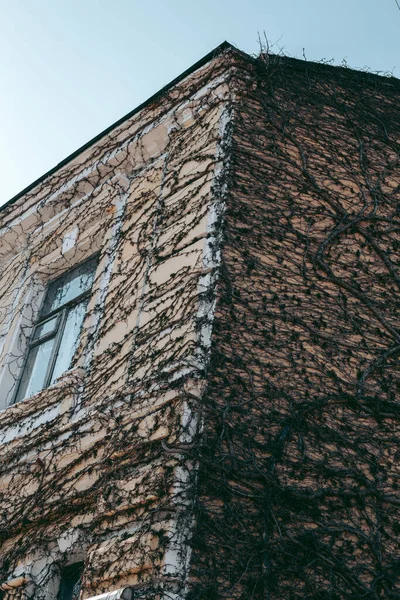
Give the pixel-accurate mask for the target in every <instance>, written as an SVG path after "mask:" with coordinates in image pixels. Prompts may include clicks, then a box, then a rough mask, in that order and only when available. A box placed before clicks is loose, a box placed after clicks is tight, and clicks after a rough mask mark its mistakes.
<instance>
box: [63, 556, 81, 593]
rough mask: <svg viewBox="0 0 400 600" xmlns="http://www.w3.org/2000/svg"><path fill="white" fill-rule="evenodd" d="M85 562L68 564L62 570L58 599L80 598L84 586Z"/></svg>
mask: <svg viewBox="0 0 400 600" xmlns="http://www.w3.org/2000/svg"><path fill="white" fill-rule="evenodd" d="M82 575H83V562H79V563H75V564H73V565H68V566H67V567H64V568H63V569H62V570H61V578H60V587H59V589H58V595H57V600H78V598H79V594H80V592H81V587H82Z"/></svg>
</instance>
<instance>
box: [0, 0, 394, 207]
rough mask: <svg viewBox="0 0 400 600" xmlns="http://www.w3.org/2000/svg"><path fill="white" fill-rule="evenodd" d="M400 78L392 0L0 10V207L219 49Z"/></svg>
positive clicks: (32, 3)
mask: <svg viewBox="0 0 400 600" xmlns="http://www.w3.org/2000/svg"><path fill="white" fill-rule="evenodd" d="M263 30H265V31H266V33H267V36H268V38H269V40H270V41H271V42H277V45H276V46H275V50H276V51H279V50H280V49H283V51H284V52H285V53H286V54H289V55H291V56H296V57H299V58H301V57H302V54H303V48H304V49H305V54H306V56H307V58H308V59H309V60H319V59H322V58H325V59H331V58H333V59H334V61H335V63H337V64H339V63H341V62H342V60H343V59H346V60H347V62H348V63H349V65H351V66H352V67H354V68H363V67H370V68H371V69H372V70H375V71H376V70H380V71H392V70H393V73H394V75H395V76H397V77H400V54H399V50H400V10H399V9H398V8H397V6H396V2H395V0H331V1H328V0H200V1H197V2H193V1H190V0H186V1H183V0H151V1H150V0H147V1H143V0H141V1H136V0H0V56H1V60H0V85H1V94H0V119H1V123H0V169H1V172H0V175H1V179H0V203H3V202H5V201H6V200H8V199H9V198H10V197H12V196H13V195H15V194H16V193H18V192H19V191H21V190H22V189H23V188H24V187H26V186H27V185H29V184H30V183H31V182H32V181H33V180H34V179H36V178H37V177H39V176H40V175H42V174H43V173H44V172H45V171H47V170H48V169H50V168H51V167H53V166H54V165H55V164H56V163H57V162H59V161H60V160H62V159H63V158H65V157H66V156H67V155H68V154H70V153H71V152H73V151H74V150H76V149H77V148H78V147H79V146H81V145H82V144H84V143H85V142H87V141H88V140H89V139H90V138H91V137H93V136H95V135H97V134H98V133H99V132H100V131H101V130H102V129H104V128H106V127H107V126H108V125H110V124H111V123H113V122H114V121H116V120H117V119H119V118H120V117H121V116H123V115H124V114H125V113H127V112H129V111H130V110H132V109H133V108H134V107H135V106H137V105H138V104H140V103H141V102H143V101H144V100H145V99H146V98H148V97H149V96H150V95H151V94H153V93H154V92H156V91H157V90H158V89H160V88H161V87H163V86H164V85H165V84H166V83H168V82H169V81H170V80H171V79H173V78H174V77H176V76H177V75H179V74H180V73H181V72H182V71H184V70H185V69H186V68H188V67H190V65H192V64H193V63H194V62H196V61H197V60H198V59H200V58H201V57H202V56H204V55H205V54H207V53H208V52H209V51H210V50H212V49H213V48H214V47H215V46H217V45H218V44H220V43H221V42H222V41H223V40H225V39H226V40H228V41H229V42H231V43H233V44H235V45H236V46H238V47H239V48H240V49H241V50H244V51H246V52H248V53H250V54H254V53H257V50H258V43H257V32H258V31H260V32H261V33H262V31H263Z"/></svg>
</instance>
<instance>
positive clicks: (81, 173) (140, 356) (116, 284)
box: [0, 52, 229, 598]
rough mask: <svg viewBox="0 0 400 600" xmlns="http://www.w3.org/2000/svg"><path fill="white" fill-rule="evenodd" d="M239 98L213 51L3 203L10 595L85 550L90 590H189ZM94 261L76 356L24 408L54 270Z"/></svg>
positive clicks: (1, 431)
mask: <svg viewBox="0 0 400 600" xmlns="http://www.w3.org/2000/svg"><path fill="white" fill-rule="evenodd" d="M217 54H218V53H217ZM219 54H220V55H221V52H220V53H219ZM228 97H229V87H228V85H227V72H226V67H225V65H224V63H223V61H221V56H219V57H218V56H217V57H216V58H215V59H213V57H208V59H207V60H205V61H203V65H201V66H199V67H198V68H197V69H195V70H194V72H192V73H191V74H189V75H187V76H186V77H185V76H183V77H181V78H180V81H178V82H177V83H175V84H172V85H170V86H169V88H168V89H166V90H164V91H163V92H162V93H160V94H159V95H158V96H157V97H156V98H155V99H153V100H150V101H149V102H148V103H146V105H145V106H144V107H142V108H140V109H139V110H137V111H135V113H134V114H133V115H132V116H130V117H128V118H126V119H125V120H124V121H123V122H122V123H121V124H120V125H119V126H116V127H114V128H113V129H111V131H110V132H108V133H107V134H105V135H103V136H101V137H100V139H99V140H97V141H95V142H94V143H93V144H91V145H90V146H89V147H88V148H87V149H85V150H83V151H82V152H80V153H78V155H77V156H76V157H75V158H73V159H72V160H70V161H69V162H68V163H67V164H66V165H65V166H63V167H61V168H59V169H57V170H55V172H54V173H52V174H50V175H49V176H48V177H45V179H44V180H43V181H42V182H40V183H39V184H38V185H36V186H34V187H33V189H31V190H29V191H28V192H26V193H24V194H23V195H21V196H20V197H19V198H18V199H16V200H15V201H13V202H12V203H10V204H9V205H7V206H6V207H5V208H4V209H3V211H2V213H1V233H0V236H1V250H0V252H1V264H2V268H1V283H0V286H1V293H0V297H1V300H0V302H1V308H0V312H1V338H0V339H1V344H2V345H1V355H0V356H1V367H0V379H1V382H0V389H1V398H0V402H1V408H2V412H1V414H0V454H1V473H0V498H1V500H0V506H1V508H0V513H1V518H2V522H1V525H0V530H1V535H2V547H1V556H2V559H3V562H2V567H1V581H2V582H5V588H7V583H6V582H7V581H12V582H13V581H17V583H18V585H19V584H20V583H21V582H20V580H19V579H18V578H19V577H20V576H21V574H26V575H27V578H28V580H29V581H27V582H25V583H23V584H22V585H19V587H17V588H16V590H15V592H12V591H10V590H9V591H8V592H7V593H8V594H9V595H12V596H14V595H15V594H17V595H18V597H20V595H21V594H22V595H26V596H28V597H31V596H32V595H34V596H35V597H37V598H53V597H56V596H57V593H58V586H59V579H60V569H62V567H63V565H68V564H70V563H74V562H78V561H81V560H83V561H84V562H85V574H84V581H83V587H82V594H83V598H86V597H88V596H93V595H96V594H100V593H102V592H106V591H110V590H114V589H116V588H119V587H121V586H127V585H133V586H135V587H138V588H139V589H144V590H145V589H146V582H153V581H156V582H158V583H157V585H158V587H159V588H160V589H163V587H164V585H165V587H166V589H168V590H169V591H170V592H171V593H172V595H173V593H174V592H175V591H179V590H182V586H183V585H184V584H185V578H186V575H187V574H186V570H187V564H188V561H189V558H190V555H189V546H188V544H187V539H188V534H189V530H190V527H191V519H192V517H190V516H189V517H188V514H187V513H188V507H189V505H190V504H191V502H192V499H191V498H190V497H189V496H188V490H189V489H190V481H189V480H190V478H191V477H193V471H194V469H193V464H191V463H190V461H187V460H186V459H184V460H182V454H181V452H180V450H179V448H180V447H181V446H182V445H183V446H186V445H190V444H191V443H192V438H193V436H194V435H195V434H196V433H197V431H198V427H199V415H198V414H197V413H196V414H193V411H192V408H191V400H190V399H191V398H197V397H198V396H199V395H200V394H201V392H202V376H201V374H202V371H203V370H204V365H205V364H206V362H207V360H208V352H209V344H210V330H211V329H210V328H211V322H212V315H213V310H214V302H215V297H214V295H215V272H216V266H217V264H218V260H219V258H218V256H219V255H218V251H217V238H216V235H217V233H216V229H215V223H216V222H217V221H218V219H219V215H220V213H221V210H222V203H223V199H222V195H223V189H222V188H223V183H222V179H221V172H222V167H223V162H224V150H223V148H222V146H221V139H222V137H224V136H225V131H226V128H227V125H228V123H229V109H228V102H227V101H228ZM92 256H97V268H96V272H95V277H94V283H93V287H92V290H91V295H90V300H89V304H88V306H87V311H86V316H85V319H84V323H83V327H82V330H81V332H80V336H79V346H78V349H77V351H76V352H75V355H74V359H73V364H72V368H70V369H69V370H68V371H67V372H64V373H63V374H62V375H61V377H59V378H58V379H57V380H56V381H55V382H54V383H53V384H52V385H50V386H49V387H47V388H46V389H43V390H42V391H39V392H38V393H36V394H34V395H33V396H31V397H28V398H25V399H24V400H22V401H20V402H17V403H14V402H13V396H14V394H15V389H16V386H17V385H18V381H19V378H20V377H21V370H22V369H23V360H24V356H25V355H26V352H27V345H28V342H29V339H30V336H31V334H32V328H33V325H34V323H35V322H36V321H37V318H38V314H39V312H40V306H41V303H42V301H43V297H44V295H45V290H46V286H47V284H48V282H51V281H54V280H55V279H56V278H57V277H59V276H60V275H62V274H63V273H68V272H69V271H70V269H73V268H74V267H76V266H77V265H80V264H82V263H84V261H86V260H88V259H89V258H90V257H92ZM61 351H62V348H61V349H60V352H61ZM189 512H190V510H189ZM164 581H165V584H164ZM11 585H14V584H13V583H12V584H11ZM8 587H10V586H8ZM152 597H153V596H152ZM168 597H170V596H168ZM171 597H172V596H171Z"/></svg>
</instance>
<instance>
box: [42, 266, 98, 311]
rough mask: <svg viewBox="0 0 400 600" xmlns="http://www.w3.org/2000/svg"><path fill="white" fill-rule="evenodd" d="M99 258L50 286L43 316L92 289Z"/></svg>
mask: <svg viewBox="0 0 400 600" xmlns="http://www.w3.org/2000/svg"><path fill="white" fill-rule="evenodd" d="M96 263H97V258H92V259H91V260H88V261H87V262H86V263H84V264H83V265H80V266H79V267H77V268H76V269H74V270H73V271H70V272H69V273H66V274H65V275H63V276H62V277H60V278H59V279H56V280H55V281H53V282H52V283H51V284H50V285H49V289H48V291H47V294H46V300H45V303H44V305H43V309H42V316H45V315H47V314H49V313H51V312H53V310H56V309H57V308H60V306H63V304H66V303H67V302H70V301H71V300H73V299H74V298H77V297H78V296H80V295H81V294H83V293H84V292H87V291H89V290H90V288H91V287H92V283H93V279H94V275H95V270H96Z"/></svg>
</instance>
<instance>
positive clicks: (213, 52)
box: [0, 40, 244, 212]
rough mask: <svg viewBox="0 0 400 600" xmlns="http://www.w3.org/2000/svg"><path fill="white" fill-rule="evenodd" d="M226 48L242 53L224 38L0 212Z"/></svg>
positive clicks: (6, 203)
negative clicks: (220, 42)
mask: <svg viewBox="0 0 400 600" xmlns="http://www.w3.org/2000/svg"><path fill="white" fill-rule="evenodd" d="M228 49H229V50H233V51H235V52H238V53H239V54H244V53H243V52H241V51H240V50H238V49H237V48H235V46H233V45H232V44H230V43H229V42H227V41H226V40H225V41H224V42H222V44H219V46H217V47H216V48H214V49H213V50H211V52H208V54H206V55H205V56H203V58H201V59H200V60H198V61H197V62H195V63H194V64H193V65H192V66H190V67H189V68H188V69H186V71H183V73H181V74H180V75H178V76H177V77H175V79H173V80H172V81H170V82H169V83H167V84H166V85H165V86H164V87H162V88H161V89H160V90H158V92H156V93H155V94H153V95H152V96H150V97H149V98H147V100H145V101H144V102H142V103H141V104H139V105H138V106H136V107H135V108H134V109H133V110H131V111H130V112H128V113H127V114H126V115H124V116H123V117H121V118H120V119H118V121H115V123H112V124H111V125H109V126H108V127H106V129H103V131H101V132H100V133H98V134H97V135H96V136H95V137H93V138H91V139H90V140H89V141H88V142H86V143H85V144H83V146H80V147H79V148H78V149H77V150H75V151H74V152H72V153H71V154H69V155H68V156H67V157H66V158H64V159H63V160H62V161H60V162H59V163H57V164H56V165H55V166H54V167H52V168H51V169H49V170H48V171H46V173H44V174H43V175H41V176H40V177H38V178H37V179H35V180H34V181H33V182H32V183H30V184H29V185H28V186H27V187H25V188H24V189H23V190H21V191H20V192H18V194H16V195H15V196H13V197H12V198H10V200H7V202H5V203H4V204H3V205H2V206H0V212H1V211H3V210H4V209H6V208H7V207H9V206H11V205H12V204H14V202H16V201H17V200H19V198H22V196H24V195H25V194H26V193H27V192H29V191H31V190H33V189H34V188H35V187H36V186H37V185H39V184H40V183H42V181H44V180H45V179H46V178H47V177H50V175H53V173H55V172H56V171H58V170H59V169H61V168H62V167H64V166H65V165H66V164H68V163H69V162H71V161H72V160H74V158H76V157H77V156H78V155H79V154H81V153H82V152H84V151H85V150H87V149H88V148H90V146H93V144H95V143H96V142H98V141H99V140H101V138H103V137H104V136H106V135H107V134H108V133H110V131H112V130H113V129H115V128H116V127H118V126H119V125H122V123H124V121H127V120H128V119H130V118H131V117H133V116H134V115H136V114H137V113H139V112H140V111H141V110H142V109H143V108H146V106H149V105H150V104H152V103H153V102H154V101H156V100H158V99H159V98H160V97H161V96H163V95H164V94H165V93H166V92H167V91H169V90H170V89H171V88H173V87H174V86H175V85H177V84H178V83H180V82H181V81H182V80H183V79H185V78H186V77H188V76H189V75H191V74H192V73H194V72H195V71H197V69H200V68H201V67H203V66H204V65H206V64H207V63H208V62H210V61H211V60H213V59H214V58H215V57H217V56H219V55H220V54H222V53H223V52H225V51H226V50H228Z"/></svg>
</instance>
